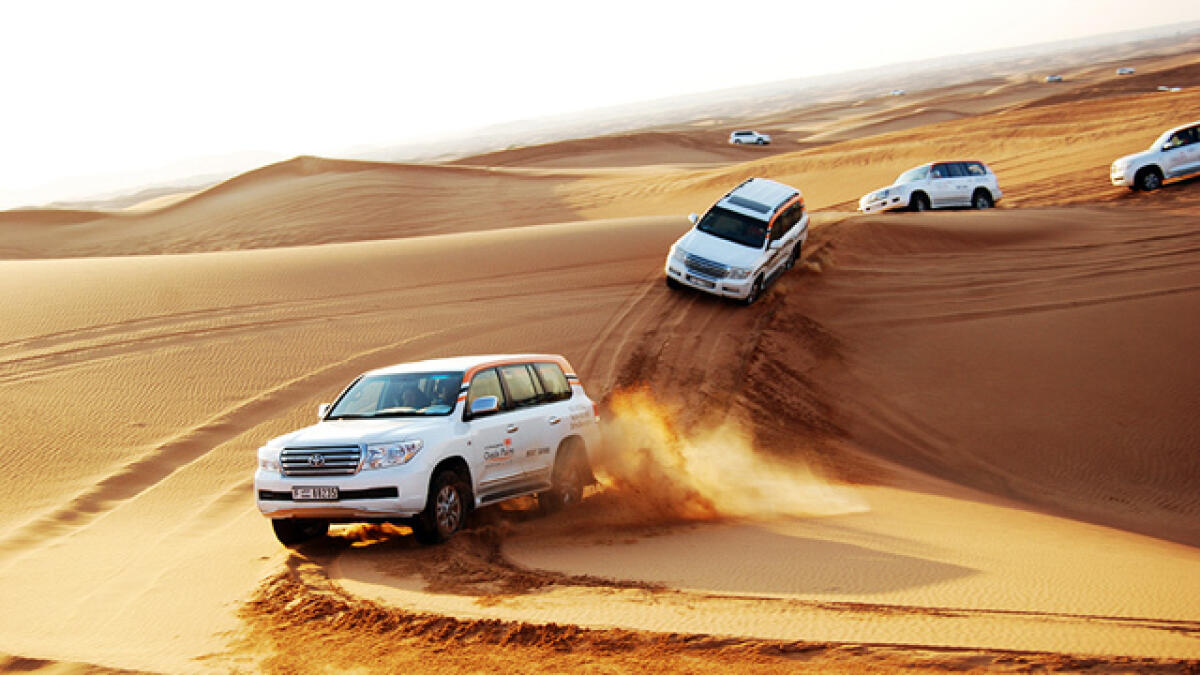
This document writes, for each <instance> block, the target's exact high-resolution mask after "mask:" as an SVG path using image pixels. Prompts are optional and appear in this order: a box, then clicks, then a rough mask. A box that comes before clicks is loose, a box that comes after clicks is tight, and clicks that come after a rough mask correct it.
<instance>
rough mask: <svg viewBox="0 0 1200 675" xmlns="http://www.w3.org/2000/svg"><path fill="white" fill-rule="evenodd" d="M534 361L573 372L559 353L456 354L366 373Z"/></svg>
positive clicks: (457, 369) (474, 367) (463, 369)
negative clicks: (552, 364)
mask: <svg viewBox="0 0 1200 675" xmlns="http://www.w3.org/2000/svg"><path fill="white" fill-rule="evenodd" d="M532 361H543V362H550V363H557V364H559V366H561V367H562V369H563V370H564V371H565V372H566V373H567V374H572V373H571V367H570V364H568V363H567V360H566V359H565V358H563V357H562V356H559V355H558V354H479V355H473V356H454V357H450V358H442V359H425V360H424V361H412V362H410V363H397V364H395V365H391V366H386V367H383V368H376V369H375V370H370V371H367V372H366V373H364V374H365V375H393V374H398V373H435V372H440V371H451V372H463V373H467V372H474V371H477V370H480V369H482V368H487V367H490V366H499V365H504V364H506V363H528V362H532Z"/></svg>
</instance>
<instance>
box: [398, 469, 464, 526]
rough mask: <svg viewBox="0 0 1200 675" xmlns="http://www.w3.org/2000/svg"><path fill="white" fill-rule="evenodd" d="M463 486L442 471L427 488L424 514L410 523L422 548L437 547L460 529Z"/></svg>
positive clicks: (450, 472)
mask: <svg viewBox="0 0 1200 675" xmlns="http://www.w3.org/2000/svg"><path fill="white" fill-rule="evenodd" d="M469 495H470V491H469V489H468V488H467V484H466V483H465V482H463V479H462V478H461V477H460V476H459V475H458V474H457V473H455V472H453V471H450V470H448V469H447V470H445V471H442V472H441V473H439V474H438V475H437V476H434V478H433V481H432V482H431V483H430V484H429V496H428V497H427V498H426V502H425V510H424V511H422V512H421V514H420V515H419V516H417V517H416V518H414V519H413V521H412V529H413V534H415V535H416V536H417V540H418V541H420V542H421V543H422V544H440V543H442V542H444V541H446V540H448V539H450V538H451V537H453V536H454V535H455V534H457V533H458V531H459V530H461V529H462V527H463V522H464V521H465V520H466V518H467V509H468V496H469Z"/></svg>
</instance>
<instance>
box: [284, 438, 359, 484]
mask: <svg viewBox="0 0 1200 675" xmlns="http://www.w3.org/2000/svg"><path fill="white" fill-rule="evenodd" d="M360 461H362V450H361V449H359V447H358V446H354V445H350V446H338V447H333V448H284V450H283V452H281V453H279V464H280V466H282V467H283V475H285V476H349V475H352V474H355V473H358V463H359V462H360Z"/></svg>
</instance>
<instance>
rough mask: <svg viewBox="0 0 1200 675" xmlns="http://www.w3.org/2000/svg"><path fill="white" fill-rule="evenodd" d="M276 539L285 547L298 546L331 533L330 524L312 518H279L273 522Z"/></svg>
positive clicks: (272, 526)
mask: <svg viewBox="0 0 1200 675" xmlns="http://www.w3.org/2000/svg"><path fill="white" fill-rule="evenodd" d="M271 529H272V530H275V538H276V539H278V540H279V543H281V544H283V545H284V546H296V545H298V544H303V543H304V542H306V541H312V540H313V539H316V538H317V537H324V536H325V534H326V533H328V532H329V522H328V521H325V520H313V519H311V518H278V519H273V520H271Z"/></svg>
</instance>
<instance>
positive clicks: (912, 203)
mask: <svg viewBox="0 0 1200 675" xmlns="http://www.w3.org/2000/svg"><path fill="white" fill-rule="evenodd" d="M908 209H909V210H910V211H928V210H929V197H926V196H925V195H924V194H922V193H920V192H918V193H917V194H915V195H913V196H912V198H911V199H909V200H908Z"/></svg>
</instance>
